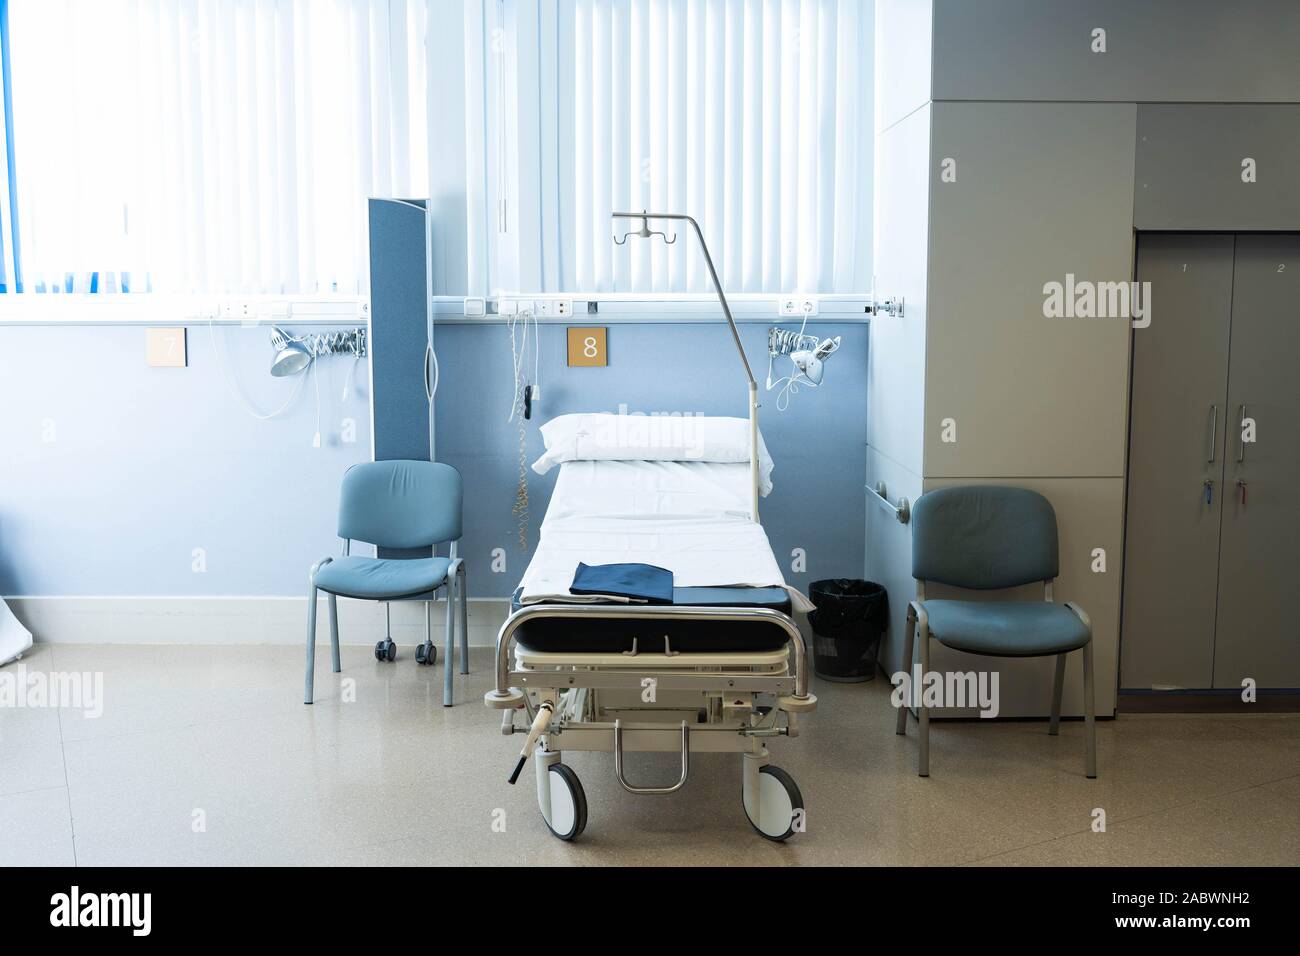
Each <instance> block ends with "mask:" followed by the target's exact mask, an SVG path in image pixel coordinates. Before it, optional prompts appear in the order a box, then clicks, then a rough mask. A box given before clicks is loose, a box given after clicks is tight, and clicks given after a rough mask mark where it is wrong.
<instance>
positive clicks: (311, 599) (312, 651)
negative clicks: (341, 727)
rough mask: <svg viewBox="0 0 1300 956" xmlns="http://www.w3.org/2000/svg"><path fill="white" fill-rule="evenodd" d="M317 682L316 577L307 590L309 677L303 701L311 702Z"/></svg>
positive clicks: (305, 702)
mask: <svg viewBox="0 0 1300 956" xmlns="http://www.w3.org/2000/svg"><path fill="white" fill-rule="evenodd" d="M315 683H316V579H315V578H314V577H313V578H312V584H311V587H310V588H308V590H307V677H306V687H305V688H304V689H303V693H302V702H303V703H304V704H310V703H311V702H312V696H313V692H314V685H315Z"/></svg>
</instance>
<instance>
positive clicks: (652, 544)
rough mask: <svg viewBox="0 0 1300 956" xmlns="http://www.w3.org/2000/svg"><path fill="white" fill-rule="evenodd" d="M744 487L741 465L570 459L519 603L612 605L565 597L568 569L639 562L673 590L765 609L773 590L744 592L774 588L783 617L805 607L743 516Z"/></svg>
mask: <svg viewBox="0 0 1300 956" xmlns="http://www.w3.org/2000/svg"><path fill="white" fill-rule="evenodd" d="M749 482H750V471H749V465H748V464H747V463H745V462H739V463H722V462H679V461H572V462H566V463H565V464H563V465H562V466H561V468H560V475H559V478H558V479H557V480H556V483H555V490H554V492H553V493H552V495H551V503H550V507H549V508H547V511H546V518H545V519H544V520H543V522H542V526H541V532H540V540H539V542H538V546H537V551H536V553H535V554H534V555H533V559H532V561H531V562H530V563H529V565H528V569H527V570H526V571H525V572H524V576H523V580H522V581H521V582H520V588H519V591H518V592H517V597H518V601H519V603H520V604H521V605H526V604H539V603H555V602H566V603H601V602H606V601H617V600H618V599H611V598H603V597H599V596H588V595H574V594H570V593H569V585H570V584H571V583H572V582H573V574H574V571H575V570H576V569H577V566H578V563H579V562H580V561H581V562H586V563H587V564H615V563H633V562H635V563H644V564H653V565H656V566H657V567H661V568H667V569H669V570H670V571H672V572H673V584H674V586H675V589H678V590H691V589H696V588H727V589H734V592H733V593H731V594H730V595H729V597H730V598H731V599H732V600H733V602H734V603H736V604H746V603H749V602H748V601H746V600H745V598H746V597H753V598H754V599H755V601H754V603H756V604H757V605H758V606H770V599H771V597H772V595H771V594H770V593H769V594H767V595H760V594H746V593H745V592H746V590H747V589H771V588H780V589H782V591H784V592H785V595H786V601H785V602H784V603H785V604H786V606H787V610H788V609H793V610H796V611H808V610H811V609H812V606H813V605H812V603H811V602H810V601H809V600H808V599H807V598H806V597H805V596H804V595H803V594H801V593H800V592H799V591H798V590H796V589H794V588H792V587H790V586H789V585H787V584H786V583H785V579H784V578H783V576H782V574H781V569H780V567H779V566H778V565H777V563H776V558H775V556H774V555H773V554H772V547H771V545H770V544H769V543H768V540H767V534H766V532H764V530H763V527H762V525H760V524H756V523H755V522H753V521H751V520H750V518H749V502H750V484H749ZM715 596H716V595H715ZM675 600H676V597H675ZM714 626H716V625H714Z"/></svg>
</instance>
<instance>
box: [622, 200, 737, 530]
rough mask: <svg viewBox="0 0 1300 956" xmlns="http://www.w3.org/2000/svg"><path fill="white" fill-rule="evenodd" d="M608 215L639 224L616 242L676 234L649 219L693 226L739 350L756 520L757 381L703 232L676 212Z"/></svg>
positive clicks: (688, 218) (697, 225) (692, 221)
mask: <svg viewBox="0 0 1300 956" xmlns="http://www.w3.org/2000/svg"><path fill="white" fill-rule="evenodd" d="M612 218H614V219H615V220H618V219H640V220H641V228H640V229H638V230H635V231H633V232H628V233H625V234H624V235H623V238H622V239H619V238H617V237H615V238H614V242H615V244H617V245H620V246H621V245H622V244H623V243H625V242H627V239H628V237H629V236H634V235H635V236H638V237H640V238H642V239H649V238H650V237H651V236H663V238H664V241H665V242H669V243H671V242H674V241H676V237H674V238H673V239H669V238H668V237H667V236H665V235H664V234H663V233H662V232H655V231H653V230H652V229H651V228H650V225H649V220H651V219H673V220H677V221H679V222H689V223H690V224H691V227H692V228H693V229H694V230H695V238H696V239H698V240H699V241H700V250H701V251H702V252H703V253H704V264H705V265H707V266H708V267H709V278H711V279H712V280H713V288H714V290H715V291H716V292H717V293H718V302H720V303H721V304H722V314H723V315H725V316H726V318H727V325H729V326H730V327H731V338H732V341H734V342H735V343H736V351H737V352H739V353H740V361H741V363H742V364H743V365H744V366H745V378H746V379H747V380H748V382H749V478H750V496H751V497H750V501H751V514H752V515H753V518H754V522H755V523H757V522H758V382H757V381H755V380H754V373H753V371H752V370H751V369H750V367H749V359H748V358H747V357H746V355H745V347H744V346H743V345H741V344H740V331H739V330H738V329H737V328H736V320H735V319H733V318H732V317H731V307H730V306H729V305H727V297H726V296H725V295H724V294H723V292H722V283H721V282H719V281H718V272H717V270H716V269H714V268H713V257H712V256H711V255H709V247H708V245H707V244H706V243H705V241H704V233H702V232H700V224H699V223H698V222H696V221H695V219H694V218H693V217H691V216H688V215H686V214H685V213H679V212H649V213H648V212H646V211H645V210H642V211H641V212H616V213H613V214H612Z"/></svg>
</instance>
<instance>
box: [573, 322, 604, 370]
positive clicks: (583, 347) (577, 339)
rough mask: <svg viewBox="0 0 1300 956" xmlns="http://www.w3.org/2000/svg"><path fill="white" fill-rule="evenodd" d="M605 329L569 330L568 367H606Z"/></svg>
mask: <svg viewBox="0 0 1300 956" xmlns="http://www.w3.org/2000/svg"><path fill="white" fill-rule="evenodd" d="M606 332H607V330H606V329H603V328H574V327H570V329H569V365H570V367H573V366H583V365H587V366H590V365H608V364H609V353H608V351H606V342H607V336H606Z"/></svg>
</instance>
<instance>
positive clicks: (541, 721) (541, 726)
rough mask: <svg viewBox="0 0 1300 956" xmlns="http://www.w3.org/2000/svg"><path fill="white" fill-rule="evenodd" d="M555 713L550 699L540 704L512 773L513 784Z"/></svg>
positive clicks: (511, 781) (511, 780)
mask: <svg viewBox="0 0 1300 956" xmlns="http://www.w3.org/2000/svg"><path fill="white" fill-rule="evenodd" d="M554 713H555V711H554V709H553V708H552V706H551V702H550V701H549V700H544V701H542V702H541V704H540V705H538V708H537V716H536V717H534V718H533V725H532V726H531V727H529V728H528V736H527V737H526V738H525V739H524V747H523V749H522V750H520V751H519V762H518V763H516V764H515V770H514V773H512V774H511V775H510V783H511V784H513V783H514V782H515V781H516V780H518V779H519V774H520V773H521V772H523V769H524V764H525V763H527V762H528V758H529V757H531V756H532V755H533V748H534V747H536V746H537V738H539V737H541V736H542V734H544V733H546V728H547V725H549V724H550V722H551V716H552V714H554Z"/></svg>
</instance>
